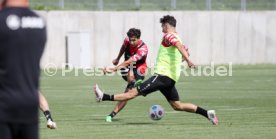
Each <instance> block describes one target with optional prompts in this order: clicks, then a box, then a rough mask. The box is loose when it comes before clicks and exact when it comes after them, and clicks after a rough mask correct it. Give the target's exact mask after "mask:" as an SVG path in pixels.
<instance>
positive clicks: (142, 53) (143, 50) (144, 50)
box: [131, 44, 148, 62]
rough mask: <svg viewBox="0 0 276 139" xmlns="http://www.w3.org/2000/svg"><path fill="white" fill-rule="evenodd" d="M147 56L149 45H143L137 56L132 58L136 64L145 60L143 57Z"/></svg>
mask: <svg viewBox="0 0 276 139" xmlns="http://www.w3.org/2000/svg"><path fill="white" fill-rule="evenodd" d="M147 54H148V47H147V45H146V44H145V45H143V46H142V47H140V48H139V49H138V50H137V52H136V54H135V55H133V56H132V57H131V59H132V60H133V61H134V62H136V61H139V60H141V59H143V57H144V56H146V55H147Z"/></svg>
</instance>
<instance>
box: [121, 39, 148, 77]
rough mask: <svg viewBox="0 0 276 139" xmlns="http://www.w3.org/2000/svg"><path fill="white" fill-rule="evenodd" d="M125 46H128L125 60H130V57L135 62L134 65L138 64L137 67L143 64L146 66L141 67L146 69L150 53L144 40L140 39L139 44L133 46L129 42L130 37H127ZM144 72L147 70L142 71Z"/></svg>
mask: <svg viewBox="0 0 276 139" xmlns="http://www.w3.org/2000/svg"><path fill="white" fill-rule="evenodd" d="M123 46H125V48H126V49H125V60H128V59H129V58H131V59H132V60H133V61H134V62H135V64H134V66H136V68H139V67H141V66H143V67H145V68H141V69H144V70H145V69H146V67H147V63H146V59H147V54H148V47H147V45H146V44H145V43H144V42H143V41H142V40H140V41H139V42H138V44H137V46H135V47H133V46H131V45H130V43H129V38H128V37H126V38H125V40H124V44H123ZM144 72H145V71H141V73H144Z"/></svg>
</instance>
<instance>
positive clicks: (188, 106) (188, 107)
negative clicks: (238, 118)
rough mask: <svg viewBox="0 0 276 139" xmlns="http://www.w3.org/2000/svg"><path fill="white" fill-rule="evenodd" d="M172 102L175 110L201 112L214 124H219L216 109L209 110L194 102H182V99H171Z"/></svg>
mask: <svg viewBox="0 0 276 139" xmlns="http://www.w3.org/2000/svg"><path fill="white" fill-rule="evenodd" d="M170 104H171V106H172V107H173V109H174V110H177V111H186V112H191V113H196V114H200V115H202V116H204V117H206V118H207V119H209V120H210V121H211V123H212V124H213V125H218V118H217V116H216V113H215V110H208V111H207V110H205V109H203V108H201V107H199V106H196V105H194V104H192V103H182V102H180V101H170Z"/></svg>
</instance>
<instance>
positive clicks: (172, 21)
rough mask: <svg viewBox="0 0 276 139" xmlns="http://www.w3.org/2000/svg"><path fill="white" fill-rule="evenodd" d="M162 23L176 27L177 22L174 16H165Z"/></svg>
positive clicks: (161, 19)
mask: <svg viewBox="0 0 276 139" xmlns="http://www.w3.org/2000/svg"><path fill="white" fill-rule="evenodd" d="M160 23H162V24H165V23H169V24H170V25H171V26H173V27H176V20H175V18H174V17H173V16H170V15H165V16H163V18H160Z"/></svg>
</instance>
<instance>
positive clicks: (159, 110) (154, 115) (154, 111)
mask: <svg viewBox="0 0 276 139" xmlns="http://www.w3.org/2000/svg"><path fill="white" fill-rule="evenodd" d="M164 115H165V111H164V109H163V107H162V106H160V105H152V106H151V107H150V109H149V116H150V118H151V119H152V120H160V119H162V117H164Z"/></svg>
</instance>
